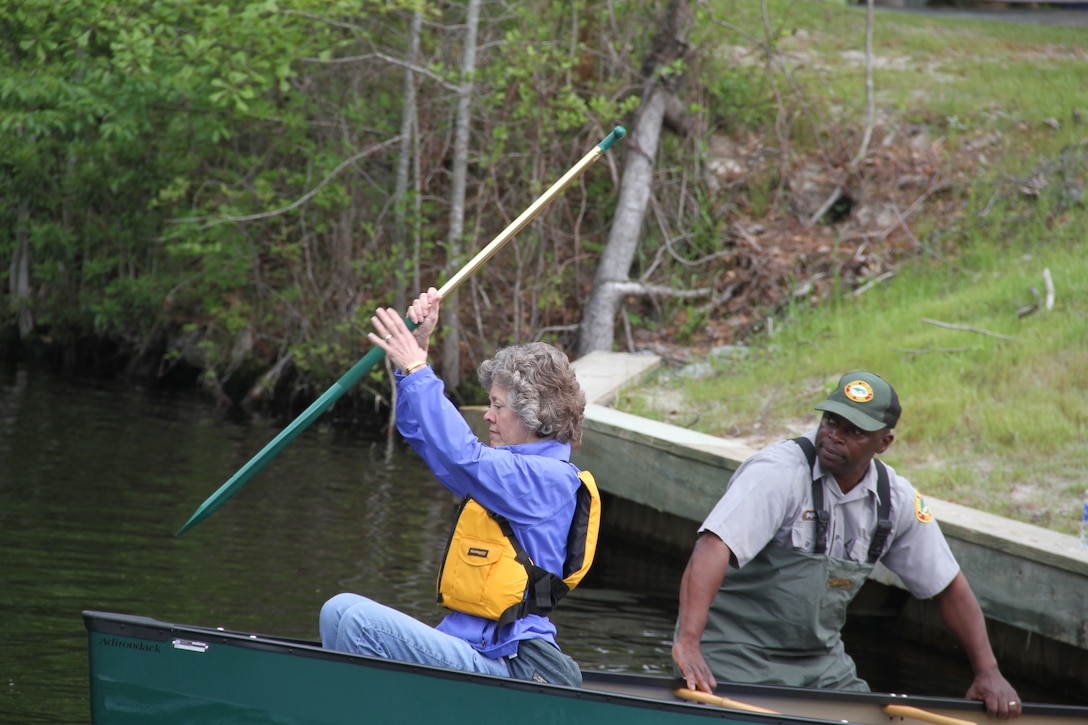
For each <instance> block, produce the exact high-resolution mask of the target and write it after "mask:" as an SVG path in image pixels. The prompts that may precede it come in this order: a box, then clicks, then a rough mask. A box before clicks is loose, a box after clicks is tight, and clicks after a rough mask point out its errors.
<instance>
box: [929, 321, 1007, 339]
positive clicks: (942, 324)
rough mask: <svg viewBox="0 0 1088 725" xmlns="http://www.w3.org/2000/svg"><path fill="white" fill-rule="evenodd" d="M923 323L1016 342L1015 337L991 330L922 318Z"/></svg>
mask: <svg viewBox="0 0 1088 725" xmlns="http://www.w3.org/2000/svg"><path fill="white" fill-rule="evenodd" d="M922 322H927V323H929V324H930V325H936V326H937V327H946V328H948V329H949V330H963V331H964V332H977V333H979V334H980V335H990V336H991V337H1000V338H1001V339H1002V340H1015V339H1016V338H1014V337H1009V336H1008V335H1002V334H1001V333H1000V332H990V331H989V330H983V329H981V328H978V327H970V326H969V325H953V324H951V323H948V322H939V321H937V320H931V319H929V318H927V317H923V318H922Z"/></svg>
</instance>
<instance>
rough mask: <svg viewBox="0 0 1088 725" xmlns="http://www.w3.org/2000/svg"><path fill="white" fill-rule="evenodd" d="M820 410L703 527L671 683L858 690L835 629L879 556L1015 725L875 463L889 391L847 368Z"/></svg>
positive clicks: (684, 591)
mask: <svg viewBox="0 0 1088 725" xmlns="http://www.w3.org/2000/svg"><path fill="white" fill-rule="evenodd" d="M816 409H817V410H820V411H823V417H822V419H821V420H820V424H819V427H818V428H817V429H816V430H815V431H811V432H809V433H808V434H807V435H805V436H802V437H801V438H797V439H795V440H790V441H781V442H778V443H774V444H772V445H770V446H768V447H766V448H764V449H763V450H761V451H760V452H758V453H757V454H755V455H754V456H752V457H751V458H749V459H748V460H746V461H745V462H744V463H743V464H742V465H741V466H740V467H739V468H738V469H737V471H736V473H735V474H733V477H732V478H731V479H730V482H729V485H728V487H727V489H726V492H725V494H724V495H723V496H722V498H721V499H720V500H719V501H718V503H717V505H716V506H715V507H714V509H713V510H712V511H711V512H710V515H709V516H707V518H706V521H704V522H703V525H702V527H701V528H700V530H699V537H698V539H697V540H696V542H695V547H694V550H693V551H692V554H691V558H690V559H689V561H688V565H687V568H686V569H685V571H684V576H683V579H682V580H681V584H680V615H679V618H678V621H677V626H676V637H675V643H674V644H673V650H672V654H673V660H674V661H675V663H676V666H677V669H678V671H679V674H680V675H681V676H682V677H683V678H684V679H685V680H686V681H687V686H688V687H689V688H691V689H699V690H704V691H707V692H711V691H713V689H714V687H715V685H716V678H720V679H722V680H725V681H730V682H750V683H763V684H781V685H789V686H795V687H816V688H825V689H843V690H862V691H867V690H868V689H869V688H868V685H867V684H866V683H865V682H864V681H863V680H861V679H859V678H858V676H857V672H856V669H855V667H854V663H853V660H851V659H850V657H849V656H848V655H847V654H846V652H845V650H844V648H843V643H842V638H841V629H842V626H843V624H844V623H845V620H846V608H847V605H848V604H849V603H850V601H851V600H852V599H853V598H854V595H855V594H857V592H858V590H859V589H860V587H861V585H862V584H863V583H864V581H865V579H866V577H867V576H868V575H869V572H870V571H872V568H873V565H874V564H875V562H876V561H878V560H879V561H880V562H881V563H883V564H884V565H885V566H886V567H887V568H888V569H890V570H891V571H893V572H895V573H896V574H897V575H899V577H900V579H902V580H903V583H904V584H905V585H906V587H907V589H909V590H910V592H911V594H913V595H914V596H916V597H918V598H920V599H928V598H933V600H934V601H935V602H936V603H937V607H938V611H939V612H940V616H941V618H942V619H943V620H944V623H945V625H946V626H947V627H948V628H949V630H951V632H952V633H953V634H954V635H955V637H956V638H957V640H958V641H959V643H960V644H961V645H962V646H963V648H964V650H965V651H966V653H967V656H968V658H969V659H970V662H971V666H972V668H973V669H974V674H975V678H974V681H973V682H972V683H971V686H970V687H969V688H968V690H967V695H966V697H967V698H969V699H976V700H982V701H984V702H985V703H986V710H987V712H988V713H989V715H990V716H991V717H999V718H1011V717H1018V716H1019V714H1020V698H1019V697H1018V696H1017V694H1016V691H1015V690H1014V689H1013V687H1012V686H1011V685H1010V684H1009V683H1008V682H1007V681H1006V680H1005V678H1004V677H1003V676H1002V675H1001V672H1000V670H999V669H998V666H997V661H996V660H995V658H994V655H993V651H992V649H991V647H990V642H989V639H988V637H987V634H986V624H985V620H984V619H983V616H982V610H981V608H980V607H979V605H978V602H977V601H976V599H975V596H974V594H973V593H972V592H971V588H970V586H969V585H968V584H967V580H966V579H965V578H964V576H963V573H962V572H961V571H960V569H959V565H958V564H957V563H956V560H955V559H954V558H953V556H952V552H951V551H950V550H949V548H948V543H947V542H946V541H945V539H944V536H943V535H942V534H941V530H940V528H939V527H938V526H937V523H936V522H935V521H934V520H933V517H932V515H931V514H930V513H929V510H928V509H927V508H926V506H925V502H924V501H923V500H922V498H921V496H920V495H919V494H918V493H917V492H915V490H914V488H913V487H912V486H911V484H910V483H909V482H908V481H907V480H906V479H904V478H901V477H899V476H897V475H896V473H895V471H894V470H892V469H891V468H890V467H888V466H886V465H884V464H883V463H881V462H879V461H877V460H875V459H874V456H876V455H878V454H881V453H883V452H884V451H886V450H887V449H888V446H890V445H891V443H892V441H893V440H894V439H895V436H894V435H893V433H892V429H893V428H895V425H896V423H897V422H898V421H899V415H900V412H901V408H900V405H899V397H898V396H897V395H896V393H895V390H894V389H893V388H892V386H891V385H889V384H888V383H887V382H885V381H884V380H883V379H881V378H880V377H879V376H877V375H874V374H872V373H867V372H851V373H847V374H846V375H844V376H842V378H841V379H840V380H839V383H838V385H837V386H836V388H835V390H834V391H832V393H831V394H830V395H829V396H828V397H827V399H826V400H824V401H823V402H821V403H820V404H819V405H817V406H816ZM806 449H807V451H806ZM727 570H728V575H727Z"/></svg>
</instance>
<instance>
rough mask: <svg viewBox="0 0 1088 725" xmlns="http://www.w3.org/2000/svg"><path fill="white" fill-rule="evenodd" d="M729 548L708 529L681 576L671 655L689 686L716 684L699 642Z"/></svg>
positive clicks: (706, 689) (711, 687) (707, 689)
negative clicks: (674, 639)
mask: <svg viewBox="0 0 1088 725" xmlns="http://www.w3.org/2000/svg"><path fill="white" fill-rule="evenodd" d="M729 557H730V551H729V547H728V546H726V544H725V542H724V541H722V540H721V539H719V538H718V536H717V535H716V534H713V533H711V532H709V531H707V532H704V533H703V534H702V535H700V536H699V538H698V539H696V541H695V548H694V549H693V550H692V552H691V557H690V558H689V559H688V565H687V568H686V569H684V576H683V578H682V579H681V580H680V616H679V627H678V631H677V633H676V642H675V643H673V646H672V658H673V661H675V662H676V666H677V667H679V668H680V673H681V675H682V676H683V677H684V680H686V682H687V686H688V689H691V690H703V691H704V692H713V691H714V687H715V686H716V685H717V683H716V682H715V681H714V675H713V674H711V672H710V667H709V666H708V665H707V663H706V660H705V659H704V658H703V652H702V648H701V646H700V641H701V640H702V638H703V629H704V627H706V617H707V612H709V611H710V605H711V603H712V602H713V601H714V596H715V595H716V594H717V593H718V589H719V588H720V587H721V585H722V580H723V579H724V578H725V572H726V570H727V569H728V568H729Z"/></svg>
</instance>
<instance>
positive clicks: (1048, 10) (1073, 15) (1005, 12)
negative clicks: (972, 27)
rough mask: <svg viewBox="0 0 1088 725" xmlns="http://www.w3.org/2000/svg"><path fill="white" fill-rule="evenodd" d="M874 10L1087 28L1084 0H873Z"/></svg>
mask: <svg viewBox="0 0 1088 725" xmlns="http://www.w3.org/2000/svg"><path fill="white" fill-rule="evenodd" d="M876 9H877V10H879V11H882V12H896V13H920V14H923V15H933V16H940V17H947V18H964V19H975V20H997V21H1000V22H1008V23H1025V24H1037V25H1060V26H1064V27H1069V28H1085V27H1088V2H1086V3H1084V4H1083V5H1082V6H1081V7H1077V8H1074V7H1071V6H1070V7H1068V8H1063V7H1054V6H1049V7H1045V8H1028V7H1025V6H1024V4H1020V5H1019V7H1017V6H1011V7H1004V8H963V7H892V6H887V5H881V4H880V0H877V4H876Z"/></svg>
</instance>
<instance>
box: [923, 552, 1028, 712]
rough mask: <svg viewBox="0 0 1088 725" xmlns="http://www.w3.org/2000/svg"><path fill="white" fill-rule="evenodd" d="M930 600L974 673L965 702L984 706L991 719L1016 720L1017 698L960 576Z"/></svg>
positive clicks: (975, 602) (1018, 704)
mask: <svg viewBox="0 0 1088 725" xmlns="http://www.w3.org/2000/svg"><path fill="white" fill-rule="evenodd" d="M933 600H934V601H935V602H936V603H937V609H938V611H939V612H940V614H941V619H942V620H944V623H945V626H946V627H948V629H949V630H951V632H952V634H953V635H955V637H956V639H957V641H959V643H960V645H961V646H962V647H963V648H964V649H965V650H966V651H967V657H968V659H969V660H970V661H971V668H972V669H973V670H974V671H975V680H974V682H972V683H971V687H970V688H968V690H967V695H966V697H967V699H969V700H982V701H983V702H985V703H986V713H987V714H988V715H989V716H990V717H997V718H1002V719H1006V718H1014V717H1019V716H1020V707H1021V704H1020V696H1019V695H1017V694H1016V690H1015V689H1013V686H1012V685H1010V684H1009V683H1008V682H1007V681H1006V680H1005V677H1004V676H1003V675H1002V674H1001V671H1000V670H999V669H998V667H997V658H995V657H994V653H993V649H992V648H991V647H990V639H989V637H988V636H987V634H986V620H985V619H984V618H983V616H982V608H981V607H979V605H978V600H977V599H975V595H974V592H972V591H971V586H970V585H969V584H968V583H967V579H966V577H964V576H963V572H960V573H959V574H957V575H956V578H955V579H953V580H952V583H951V584H949V585H948V586H947V587H945V589H944V591H942V592H941V593H940V594H938V595H937V596H935V597H933Z"/></svg>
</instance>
